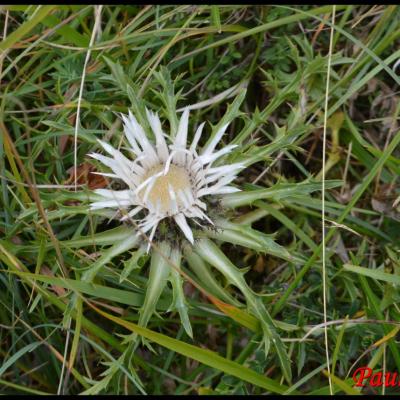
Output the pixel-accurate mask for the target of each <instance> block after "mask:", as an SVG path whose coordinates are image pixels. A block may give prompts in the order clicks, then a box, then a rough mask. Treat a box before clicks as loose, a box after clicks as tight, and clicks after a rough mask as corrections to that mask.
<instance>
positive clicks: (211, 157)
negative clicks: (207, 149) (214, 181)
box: [199, 144, 238, 165]
mask: <svg viewBox="0 0 400 400" xmlns="http://www.w3.org/2000/svg"><path fill="white" fill-rule="evenodd" d="M237 146H238V145H237V144H231V145H229V146H226V147H224V148H222V149H221V150H218V151H217V152H216V153H211V154H203V155H201V156H200V157H199V160H200V161H201V162H202V163H203V165H205V164H211V163H213V162H214V161H215V160H217V159H218V158H220V157H222V156H223V155H225V154H227V153H230V152H231V151H232V150H233V149H234V148H236V147H237Z"/></svg>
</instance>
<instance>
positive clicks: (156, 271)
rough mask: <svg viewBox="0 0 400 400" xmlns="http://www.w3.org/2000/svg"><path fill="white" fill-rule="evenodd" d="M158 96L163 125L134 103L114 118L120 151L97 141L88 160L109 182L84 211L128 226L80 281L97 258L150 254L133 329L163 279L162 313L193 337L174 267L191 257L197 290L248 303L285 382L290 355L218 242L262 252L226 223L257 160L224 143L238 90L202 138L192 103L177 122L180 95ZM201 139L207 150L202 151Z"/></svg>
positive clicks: (254, 239) (248, 235) (254, 235)
mask: <svg viewBox="0 0 400 400" xmlns="http://www.w3.org/2000/svg"><path fill="white" fill-rule="evenodd" d="M164 74H165V72H164ZM158 78H159V79H160V80H161V82H168V80H167V79H165V80H164V81H163V78H164V75H163V74H159V75H158ZM160 96H161V97H162V100H163V101H164V103H165V104H166V105H169V108H168V107H167V120H166V121H165V120H164V121H162V120H161V118H160V116H159V115H158V113H157V112H155V111H152V110H149V109H148V108H146V107H144V106H142V105H141V104H140V103H139V102H138V101H135V102H134V105H135V107H133V108H134V112H132V111H131V110H128V113H127V114H121V115H119V118H121V121H122V122H123V129H124V137H123V139H124V140H125V142H124V141H122V143H123V144H122V146H121V147H120V149H117V148H115V147H113V146H112V145H111V144H109V143H106V142H105V141H103V140H98V143H99V144H100V146H101V148H102V149H103V151H104V153H106V154H107V156H106V155H104V154H102V153H100V152H93V153H90V154H89V156H90V157H91V158H93V159H95V160H97V161H99V162H100V164H99V166H102V167H103V168H104V172H97V173H98V174H100V175H103V176H105V177H107V178H109V179H111V184H110V188H109V189H96V190H95V191H94V195H95V198H94V201H92V202H91V204H90V209H91V210H93V211H98V210H103V209H106V210H112V211H113V216H114V218H117V219H119V220H120V221H121V223H122V224H125V225H127V226H128V230H127V232H129V234H128V235H127V238H126V239H125V240H123V241H122V242H121V243H117V244H115V245H114V246H113V247H112V248H111V249H110V250H108V255H107V254H106V255H103V257H102V259H100V260H99V261H98V262H97V263H95V264H94V265H93V266H92V267H91V268H90V269H89V270H88V271H86V272H85V274H84V275H83V279H84V280H92V279H93V278H94V276H95V274H96V272H97V270H98V269H99V268H100V267H101V266H102V265H104V263H105V261H106V260H104V257H106V258H107V257H108V258H107V260H108V259H109V258H110V257H113V256H115V255H116V254H119V253H121V252H124V251H127V250H130V249H132V248H138V249H139V250H138V252H140V254H144V253H148V254H149V255H150V258H151V260H150V270H149V275H148V283H147V288H146V294H145V299H144V302H143V305H142V307H141V309H140V318H139V325H141V326H144V327H145V326H146V325H147V323H148V322H149V320H150V318H151V316H152V315H153V314H154V312H155V311H156V308H157V302H158V301H159V299H160V296H161V295H162V293H163V291H164V289H165V287H166V285H167V282H168V281H170V282H171V285H172V289H173V301H172V304H171V306H170V307H169V311H172V310H173V311H177V312H179V315H180V319H181V322H182V324H183V326H184V328H185V331H186V333H187V334H188V335H189V336H190V337H192V336H193V332H192V328H191V324H190V316H189V311H188V306H187V301H186V299H185V297H184V292H183V282H184V277H183V274H182V271H181V267H182V265H183V264H184V263H185V261H188V265H189V266H190V268H191V270H192V271H193V272H194V273H195V275H196V276H197V277H198V278H200V281H201V284H204V285H205V288H207V289H208V290H210V292H212V293H213V294H214V295H216V296H217V298H218V297H219V299H220V300H221V301H224V302H227V303H230V304H232V305H235V306H238V305H239V307H244V306H246V307H247V309H248V311H249V312H250V313H251V314H252V315H253V316H254V317H256V318H257V319H258V320H259V322H260V325H261V328H262V332H263V339H262V342H263V344H264V349H265V354H266V355H267V354H268V353H269V348H270V344H273V346H274V347H275V350H276V353H277V355H278V357H279V361H280V365H281V368H282V372H283V374H284V376H285V378H286V379H287V380H288V381H290V380H291V370H290V365H289V358H288V356H287V354H286V349H285V346H284V345H283V343H282V341H281V339H280V336H279V335H278V333H277V332H276V326H275V323H274V322H273V319H272V318H271V316H270V314H269V313H268V311H267V309H266V307H265V305H264V303H263V301H262V300H261V297H259V296H258V295H257V294H255V293H254V292H253V291H252V290H251V289H250V287H249V286H248V284H247V283H246V280H245V278H244V273H245V272H246V271H242V270H240V269H238V268H237V267H236V266H235V265H234V264H233V263H232V262H231V261H230V260H229V258H228V257H227V256H226V255H225V254H224V253H223V252H222V250H221V249H220V246H219V244H220V243H222V242H224V241H230V242H232V241H233V242H235V241H236V242H237V244H242V245H243V244H246V243H247V245H249V246H250V247H252V248H256V249H257V250H262V248H263V246H262V242H263V241H265V240H268V237H266V235H265V234H262V233H261V232H255V231H254V232H253V230H252V228H251V227H250V226H243V225H240V224H235V223H233V222H229V219H230V215H231V211H230V208H232V207H230V206H229V201H234V200H235V197H231V196H232V194H236V193H238V194H242V195H246V191H243V188H242V187H241V186H240V185H239V183H238V181H237V179H236V178H237V176H238V174H240V172H241V171H242V170H243V169H245V168H246V167H247V166H249V165H251V164H252V163H253V162H255V161H256V159H254V157H253V158H246V156H245V155H243V154H242V149H240V146H239V145H238V144H232V143H231V144H225V141H224V137H225V136H226V132H227V129H228V127H229V126H230V124H231V122H232V120H233V119H234V118H235V117H237V116H238V115H239V114H240V112H239V111H238V106H239V104H240V102H241V101H242V100H243V98H244V96H245V91H244V90H243V91H242V92H241V93H240V94H239V96H238V97H237V98H236V100H235V101H234V102H233V103H232V105H231V106H230V107H228V111H227V113H226V114H225V116H224V117H223V118H222V119H221V121H220V122H219V123H218V124H217V125H216V126H215V127H214V129H212V132H211V133H210V132H207V129H206V127H205V121H203V122H202V123H200V124H199V125H198V126H197V128H195V129H194V126H195V123H194V121H193V122H192V121H191V120H190V107H185V108H184V109H183V111H182V112H181V115H180V116H179V118H178V117H177V115H178V113H177V112H176V109H175V104H176V100H177V97H178V96H175V97H174V95H173V94H172V95H171V90H169V91H166V92H164V93H162V94H161V95H160ZM131 97H132V96H131ZM135 113H136V115H135ZM139 121H140V122H139ZM168 121H169V124H168ZM171 121H175V123H174V122H172V123H171ZM168 125H169V127H168ZM167 132H168V133H167ZM201 142H203V143H204V144H203V145H200V143H201ZM117 182H119V183H120V187H121V184H122V185H123V188H122V189H118V190H117V189H113V185H114V184H116V183H117ZM256 198H257V197H255V198H254V199H256ZM254 199H253V200H254ZM224 202H225V203H224ZM213 239H216V240H217V242H218V243H219V244H216V243H214V242H213ZM269 247H271V246H269ZM272 247H273V246H272ZM275 249H276V254H279V255H280V256H281V257H284V258H285V257H287V258H290V255H289V254H288V253H287V251H285V250H284V249H283V248H281V247H280V246H279V245H277V244H275ZM211 267H213V268H215V269H216V270H218V271H219V272H220V273H222V275H223V276H224V277H225V279H226V281H227V283H228V284H229V285H233V286H235V287H237V288H238V289H239V290H240V291H241V293H242V295H243V296H244V298H245V301H246V305H243V304H241V303H240V302H238V301H237V300H235V299H234V298H233V297H232V295H231V294H229V292H227V291H226V290H225V289H224V288H222V287H221V286H220V285H219V284H218V283H217V281H216V280H215V278H214V276H213V272H212V270H211Z"/></svg>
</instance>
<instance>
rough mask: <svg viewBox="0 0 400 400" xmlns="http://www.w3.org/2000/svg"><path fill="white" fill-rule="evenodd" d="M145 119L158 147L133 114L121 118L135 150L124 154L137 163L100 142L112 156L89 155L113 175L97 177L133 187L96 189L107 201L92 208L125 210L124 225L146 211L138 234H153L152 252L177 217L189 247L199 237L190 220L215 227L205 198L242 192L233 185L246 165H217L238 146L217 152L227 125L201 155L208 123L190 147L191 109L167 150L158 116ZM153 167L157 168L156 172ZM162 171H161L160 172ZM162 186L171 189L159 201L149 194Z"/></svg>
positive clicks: (181, 121)
mask: <svg viewBox="0 0 400 400" xmlns="http://www.w3.org/2000/svg"><path fill="white" fill-rule="evenodd" d="M146 116H147V120H148V124H149V125H150V127H151V130H152V131H153V133H154V139H155V144H153V143H152V142H151V141H150V140H149V139H148V138H147V136H146V133H145V131H144V129H143V127H142V126H141V125H140V124H139V123H138V121H137V119H136V118H135V116H134V115H133V114H132V113H131V112H130V111H129V115H121V117H122V120H123V123H124V131H125V136H126V138H127V140H128V142H129V144H130V147H124V148H123V150H124V151H125V150H127V151H130V152H131V153H133V154H132V159H128V158H127V157H126V156H125V155H124V154H123V153H122V152H121V151H120V150H117V149H115V148H114V147H113V146H111V145H110V144H108V143H106V142H104V141H99V143H100V144H101V146H102V147H103V149H104V150H105V151H106V152H107V153H108V154H110V155H111V157H106V156H103V155H101V154H97V153H92V154H90V156H91V157H92V158H94V159H97V160H98V161H100V162H102V163H103V164H104V165H106V166H107V167H108V168H110V169H111V170H112V172H113V173H103V172H97V174H99V175H103V176H108V177H110V178H114V179H115V178H117V179H122V180H123V181H124V182H125V183H126V184H127V185H128V187H129V189H126V190H109V189H97V190H95V193H97V194H98V195H100V196H101V197H102V198H103V199H104V200H101V201H95V202H93V203H92V204H91V206H90V208H91V209H93V210H96V209H101V208H114V209H123V210H125V214H124V215H123V216H122V218H121V220H122V221H125V220H128V219H130V218H133V217H134V216H135V215H137V214H139V213H140V212H141V211H144V212H147V215H146V216H145V217H144V218H142V219H141V220H137V221H138V222H137V223H138V228H139V232H138V233H137V234H138V235H139V234H140V233H143V234H146V235H147V234H149V235H148V239H149V246H148V250H149V249H150V246H151V242H152V240H153V239H154V236H155V234H156V231H157V227H158V224H159V222H160V221H161V220H163V219H164V218H168V217H172V218H173V219H174V220H175V222H176V224H177V225H178V226H179V228H180V229H181V231H182V232H183V235H184V237H185V238H186V239H187V240H188V241H189V242H190V243H193V242H194V235H193V232H192V229H191V227H190V225H189V223H188V219H190V220H191V221H193V222H194V223H196V224H197V225H199V226H200V227H203V225H202V224H201V221H207V222H208V223H211V224H213V222H212V220H211V219H210V218H209V217H208V215H207V214H206V213H205V212H206V210H207V205H206V203H205V202H203V201H202V200H200V198H202V197H204V196H206V195H210V196H212V195H223V194H227V193H233V192H236V191H239V189H237V188H235V187H233V186H229V184H230V183H231V182H232V181H233V180H234V179H235V178H236V176H237V174H238V173H239V172H240V170H241V169H243V168H245V166H244V165H243V164H242V163H234V164H230V165H219V166H216V167H214V166H212V165H213V163H214V162H215V161H217V160H219V159H220V158H221V157H222V156H224V155H226V154H228V153H229V152H231V151H232V150H233V149H234V148H236V147H237V145H228V146H224V147H222V148H220V150H218V151H215V149H216V147H217V145H218V143H219V142H220V141H221V139H222V137H223V135H224V133H225V132H226V129H227V127H228V124H225V125H223V126H222V127H221V128H220V129H219V130H218V131H217V132H216V134H215V136H214V137H213V138H212V139H211V140H210V141H209V143H208V144H207V145H206V146H204V148H203V149H202V151H201V152H200V153H199V154H200V155H199V154H198V152H197V146H198V143H199V141H200V138H201V135H202V132H203V129H204V126H205V123H204V122H203V123H202V124H200V125H199V126H198V128H197V130H196V132H195V134H194V137H193V140H192V142H191V144H190V146H189V145H188V143H187V139H188V127H189V109H188V108H185V109H184V111H183V113H182V115H181V117H180V120H179V124H178V130H177V132H176V135H174V139H173V141H172V144H170V145H169V146H168V145H167V141H166V139H165V134H164V132H163V130H162V126H161V122H160V118H159V116H158V114H157V113H155V112H153V111H150V110H147V109H146ZM154 139H153V140H154ZM159 165H161V167H162V168H161V170H159V169H158V168H159V167H158V166H159ZM171 165H174V166H175V168H176V167H178V169H184V170H185V171H186V173H187V183H185V180H184V179H181V177H180V175H175V178H174V174H175V172H174V171H175V168H174V169H172V168H171ZM154 167H156V168H157V169H155V170H154V169H153V168H154ZM150 170H151V171H150ZM157 170H158V172H157V173H155V171H157ZM95 173H96V172H95ZM169 173H170V174H171V175H169ZM180 173H182V172H180ZM184 173H185V172H184ZM177 176H179V178H178V179H179V181H177ZM158 178H160V181H158V180H157V179H158ZM158 182H159V183H158ZM157 184H159V185H165V184H167V185H168V186H167V189H163V187H164V188H165V186H159V187H157V190H160V191H161V192H160V194H157V196H156V199H154V195H152V196H150V195H151V194H152V193H153V194H154V193H155V192H153V190H155V188H156V185H157ZM182 185H183V186H182ZM210 185H211V186H210ZM163 190H164V192H163ZM165 190H167V193H165ZM157 193H158V192H157ZM161 193H162V194H161ZM150 199H151V200H150ZM162 202H164V203H162ZM166 202H167V203H166ZM140 215H141V214H140Z"/></svg>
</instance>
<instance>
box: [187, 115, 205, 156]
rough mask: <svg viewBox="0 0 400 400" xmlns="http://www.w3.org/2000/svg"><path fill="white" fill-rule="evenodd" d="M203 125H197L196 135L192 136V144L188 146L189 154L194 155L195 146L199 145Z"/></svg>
mask: <svg viewBox="0 0 400 400" xmlns="http://www.w3.org/2000/svg"><path fill="white" fill-rule="evenodd" d="M205 124H206V123H205V122H203V123H201V124H200V125H199V127H198V128H197V130H196V133H195V134H194V138H193V141H192V144H191V145H190V149H189V151H190V152H191V153H195V151H196V147H197V144H198V143H199V140H200V138H201V134H202V132H203V128H204V125H205Z"/></svg>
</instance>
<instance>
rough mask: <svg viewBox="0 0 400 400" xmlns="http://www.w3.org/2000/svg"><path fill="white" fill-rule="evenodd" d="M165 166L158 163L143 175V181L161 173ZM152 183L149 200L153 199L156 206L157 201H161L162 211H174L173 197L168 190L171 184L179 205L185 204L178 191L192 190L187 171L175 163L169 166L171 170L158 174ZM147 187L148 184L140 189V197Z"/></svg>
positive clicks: (152, 201)
mask: <svg viewBox="0 0 400 400" xmlns="http://www.w3.org/2000/svg"><path fill="white" fill-rule="evenodd" d="M164 167H165V166H164V165H163V164H158V165H156V166H155V167H153V168H151V169H149V170H148V171H147V172H146V174H145V175H144V176H143V180H142V182H144V181H145V180H146V179H148V178H150V177H151V176H153V175H155V174H157V173H159V172H160V171H163V170H164ZM150 184H152V188H151V189H150V192H149V194H148V197H147V201H151V203H152V204H153V206H155V207H156V206H157V203H158V201H159V202H160V211H161V212H168V211H172V201H171V200H172V199H171V196H170V194H169V190H168V188H169V186H171V188H172V190H173V192H174V194H175V197H176V201H177V203H178V206H182V205H183V202H182V200H180V197H179V196H178V192H179V191H180V190H183V191H185V190H186V189H189V190H191V184H190V179H189V175H188V173H187V171H186V170H185V169H184V168H182V167H178V166H176V165H173V164H171V165H170V166H169V170H168V173H167V174H166V175H161V176H158V177H157V178H156V179H155V182H154V183H150ZM147 188H148V186H145V187H144V188H143V189H142V190H141V191H140V197H141V198H142V200H143V197H144V195H145V193H146V191H147Z"/></svg>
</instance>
